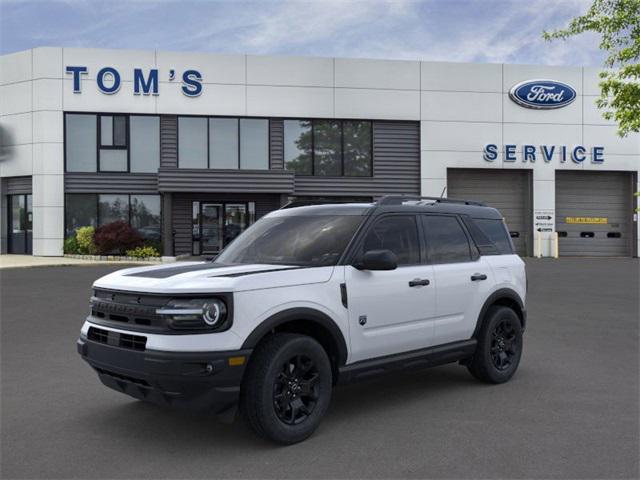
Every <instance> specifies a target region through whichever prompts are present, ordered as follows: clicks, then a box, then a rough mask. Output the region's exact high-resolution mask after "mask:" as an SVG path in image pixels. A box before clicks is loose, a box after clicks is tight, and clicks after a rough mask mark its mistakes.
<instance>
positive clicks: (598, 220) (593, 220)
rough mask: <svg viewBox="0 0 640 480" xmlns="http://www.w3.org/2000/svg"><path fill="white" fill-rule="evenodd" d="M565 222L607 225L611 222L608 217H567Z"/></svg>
mask: <svg viewBox="0 0 640 480" xmlns="http://www.w3.org/2000/svg"><path fill="white" fill-rule="evenodd" d="M564 221H565V223H581V224H587V225H606V224H607V223H609V219H608V218H607V217H565V219H564Z"/></svg>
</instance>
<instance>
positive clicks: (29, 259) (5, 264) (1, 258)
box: [0, 255, 158, 270]
mask: <svg viewBox="0 0 640 480" xmlns="http://www.w3.org/2000/svg"><path fill="white" fill-rule="evenodd" d="M68 265H113V266H122V268H125V267H128V266H131V265H134V266H140V267H142V266H145V265H158V262H135V263H127V262H108V261H96V260H81V259H78V258H67V257H34V256H32V255H0V270H2V269H5V268H28V267H62V266H68Z"/></svg>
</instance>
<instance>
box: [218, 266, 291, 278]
mask: <svg viewBox="0 0 640 480" xmlns="http://www.w3.org/2000/svg"><path fill="white" fill-rule="evenodd" d="M300 268H304V267H283V268H270V269H268V270H250V271H248V272H235V273H221V274H219V275H209V277H244V276H245V275H257V274H259V273H270V272H282V271H284V270H298V269H300Z"/></svg>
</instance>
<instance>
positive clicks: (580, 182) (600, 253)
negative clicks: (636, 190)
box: [556, 171, 633, 257]
mask: <svg viewBox="0 0 640 480" xmlns="http://www.w3.org/2000/svg"><path fill="white" fill-rule="evenodd" d="M631 181H632V177H631V174H630V173H628V172H569V171H566V172H564V171H557V172H556V231H557V232H558V237H559V251H560V252H559V253H560V255H561V256H589V257H592V256H597V257H621V256H631V255H633V230H632V217H633V212H632V198H633V197H632V185H631Z"/></svg>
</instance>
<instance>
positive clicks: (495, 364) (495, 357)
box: [467, 306, 522, 383]
mask: <svg viewBox="0 0 640 480" xmlns="http://www.w3.org/2000/svg"><path fill="white" fill-rule="evenodd" d="M477 340H478V346H477V348H476V352H475V354H474V355H473V357H472V358H471V361H470V362H469V363H468V365H467V368H468V369H469V372H471V375H473V376H474V377H476V378H477V379H478V380H482V381H483V382H488V383H504V382H506V381H508V380H509V379H510V378H511V377H512V376H513V374H514V373H515V372H516V370H517V369H518V365H519V363H520V358H521V357H522V325H521V324H520V318H518V315H517V314H516V312H514V311H513V310H512V309H510V308H509V307H501V306H494V307H491V308H490V309H489V310H488V311H487V314H486V316H485V320H484V322H483V323H482V327H481V328H480V332H479V334H478V338H477Z"/></svg>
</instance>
